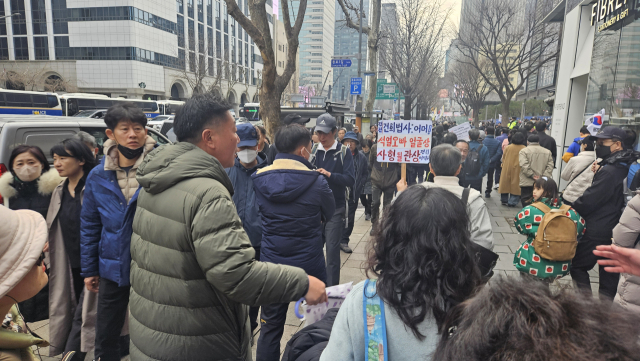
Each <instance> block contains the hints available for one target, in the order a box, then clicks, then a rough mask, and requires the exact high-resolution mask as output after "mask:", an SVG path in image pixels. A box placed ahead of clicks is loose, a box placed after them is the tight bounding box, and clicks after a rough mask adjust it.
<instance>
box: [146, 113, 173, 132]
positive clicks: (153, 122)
mask: <svg viewBox="0 0 640 361" xmlns="http://www.w3.org/2000/svg"><path fill="white" fill-rule="evenodd" d="M173 118H175V116H173V115H158V116H157V117H155V118H153V119H149V121H148V122H147V126H149V127H152V128H153V129H155V130H157V131H159V132H161V130H162V125H163V124H164V123H165V122H170V123H173ZM163 134H164V133H163Z"/></svg>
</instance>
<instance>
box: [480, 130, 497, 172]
mask: <svg viewBox="0 0 640 361" xmlns="http://www.w3.org/2000/svg"><path fill="white" fill-rule="evenodd" d="M501 143H502V142H501V141H499V140H498V139H497V138H496V137H495V135H493V134H489V135H487V136H486V137H485V138H484V140H483V141H482V144H483V145H484V146H485V147H486V148H487V150H488V151H489V168H495V167H497V166H498V164H500V158H502V152H500V154H498V149H502V146H501Z"/></svg>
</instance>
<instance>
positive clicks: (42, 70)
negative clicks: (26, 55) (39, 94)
mask: <svg viewBox="0 0 640 361" xmlns="http://www.w3.org/2000/svg"><path fill="white" fill-rule="evenodd" d="M49 71H50V70H49V69H48V68H47V67H46V66H44V65H42V66H40V65H30V64H25V63H24V62H19V63H17V62H5V63H3V71H2V77H1V79H2V81H3V82H4V83H5V88H13V89H19V90H28V91H35V90H40V89H43V88H44V85H45V84H44V82H45V78H44V76H45V75H46V74H47V73H48V72H49Z"/></svg>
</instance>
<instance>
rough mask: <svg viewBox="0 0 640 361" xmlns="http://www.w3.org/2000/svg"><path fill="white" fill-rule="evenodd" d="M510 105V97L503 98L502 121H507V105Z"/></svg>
mask: <svg viewBox="0 0 640 361" xmlns="http://www.w3.org/2000/svg"><path fill="white" fill-rule="evenodd" d="M510 106H511V99H505V100H503V101H502V121H503V122H505V121H507V122H508V121H509V107H510Z"/></svg>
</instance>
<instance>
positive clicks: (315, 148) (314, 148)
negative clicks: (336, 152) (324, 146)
mask: <svg viewBox="0 0 640 361" xmlns="http://www.w3.org/2000/svg"><path fill="white" fill-rule="evenodd" d="M316 153H318V143H315V144H313V147H311V155H312V156H314V157H315V156H316Z"/></svg>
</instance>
